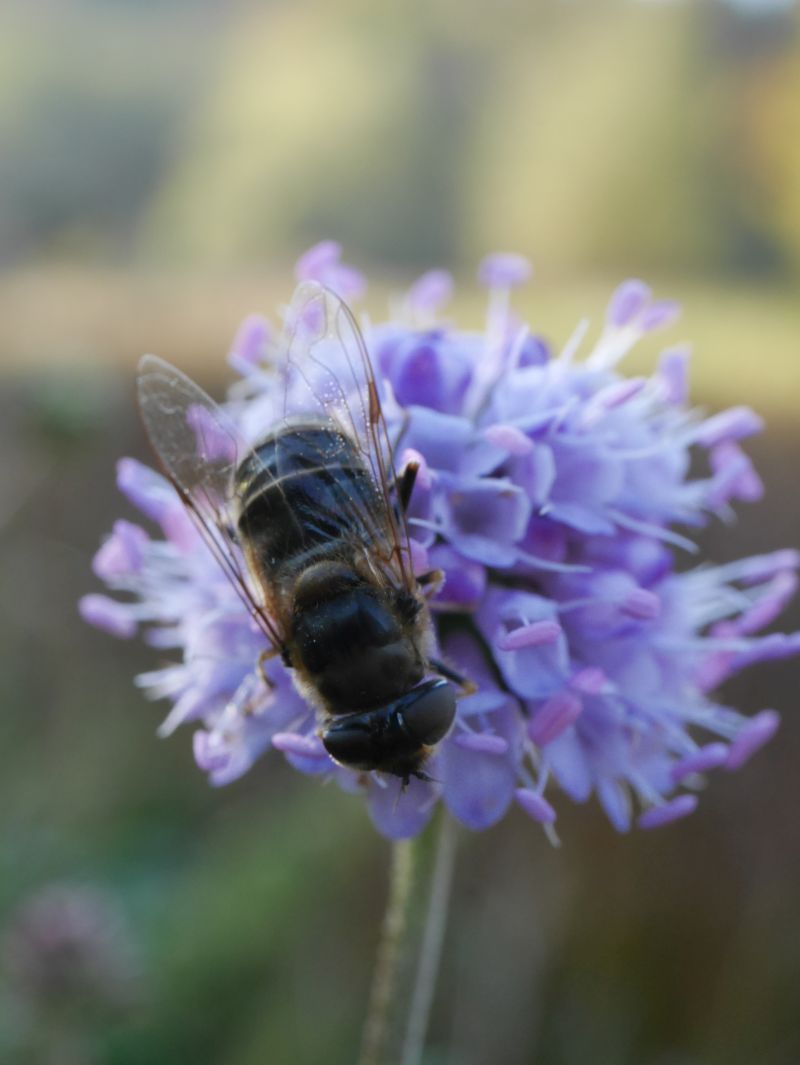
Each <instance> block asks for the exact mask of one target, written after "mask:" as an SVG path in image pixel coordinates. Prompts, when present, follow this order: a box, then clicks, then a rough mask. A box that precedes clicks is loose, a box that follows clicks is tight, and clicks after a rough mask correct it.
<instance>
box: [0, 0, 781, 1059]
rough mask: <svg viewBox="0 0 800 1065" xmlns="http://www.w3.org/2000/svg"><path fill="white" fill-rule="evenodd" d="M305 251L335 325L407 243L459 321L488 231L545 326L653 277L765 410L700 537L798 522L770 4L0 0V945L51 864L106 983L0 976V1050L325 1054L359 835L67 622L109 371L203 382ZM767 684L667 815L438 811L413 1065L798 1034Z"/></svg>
mask: <svg viewBox="0 0 800 1065" xmlns="http://www.w3.org/2000/svg"><path fill="white" fill-rule="evenodd" d="M323 238H334V239H337V240H340V241H341V242H342V243H343V245H344V248H345V257H346V259H347V261H348V262H351V263H353V264H354V265H357V266H358V267H359V268H363V269H365V270H366V272H367V273H368V275H369V277H370V281H371V287H370V291H369V293H368V296H367V299H366V301H365V303H366V306H367V307H368V308H369V310H370V311H371V312H372V313H373V314H375V315H379V314H382V313H384V311H385V309H386V306H387V299H388V298H389V297H390V295H391V294H392V293H393V292H396V291H399V290H400V289H401V288H402V287H404V286H405V285H406V284H407V283H408V282H409V281H410V280H412V279H413V277H414V276H415V275H416V274H417V273H420V272H422V271H423V270H426V269H428V268H430V267H434V266H436V267H445V268H448V269H450V270H452V271H453V273H454V274H455V275H456V278H457V281H458V283H459V295H458V297H457V299H456V303H455V312H454V313H455V315H456V316H457V317H458V319H459V321H460V322H461V323H462V324H464V325H473V324H477V323H478V322H479V321H480V317H481V315H482V306H483V294H482V293H480V292H479V291H478V290H477V285H476V283H475V281H474V271H475V267H476V265H477V262H478V261H479V259H480V258H481V257H482V256H483V255H484V254H485V253H486V252H488V251H492V250H513V251H518V252H522V253H523V254H526V255H528V256H530V257H531V258H532V259H533V261H534V263H535V267H536V277H535V279H534V282H533V284H532V285H531V286H530V288H529V289H527V290H525V291H524V292H522V293H520V294H519V297H518V299H517V304H518V307H519V310H520V312H521V313H523V314H525V315H526V316H528V318H529V320H530V321H531V322H532V324H533V326H534V328H536V329H537V330H540V331H542V332H544V333H546V334H548V335H549V336H551V337H552V338H553V340H554V341H555V342H556V343H559V342H563V340H564V339H565V338H566V336H567V335H568V334H569V333H570V332H571V330H572V328H573V326H574V324H575V322H576V321H577V320H578V319H579V318H580V317H581V316H583V315H589V316H590V317H591V318H592V320H593V321H594V322H598V321H599V320H600V319H601V316H602V312H603V307H604V305H605V301H606V299H607V297H608V295H609V293H610V291H611V290H612V288H613V287H614V285H615V284H616V283H617V282H618V281H619V280H621V279H622V278H624V277H628V276H641V277H644V278H645V279H646V280H648V281H649V282H651V283H652V284H653V285H654V286H655V288H656V291H657V294H658V295H659V296H664V297H675V298H677V299H679V300H680V301H681V302H682V303H683V304H684V306H685V315H684V318H683V320H682V322H681V324H680V326H679V327H678V328H677V330H673V335H674V339H690V340H691V341H692V342H693V344H694V348H695V361H694V363H693V368H692V373H693V387H694V392H695V396H696V398H697V399H698V400H699V401H700V402H702V403H704V404H706V405H708V406H711V407H720V406H723V405H725V404H731V403H742V402H746V403H751V404H752V405H753V406H755V407H756V408H757V409H758V410H759V411H760V412H761V413H764V414H767V415H768V416H769V419H770V427H769V428H768V431H767V433H766V435H765V436H764V438H763V439H761V440H759V441H757V442H755V443H754V444H753V446H752V447H751V448H750V452H751V453H752V454H753V455H754V457H755V459H756V461H757V462H758V463H759V464H760V469H761V471H762V473H763V475H764V479H765V482H766V486H767V501H766V503H765V504H764V505H762V506H761V507H760V508H752V509H751V512H750V513H746V512H744V513H743V515H742V519H741V521H740V522H739V524H738V525H736V526H734V527H731V528H722V527H718V528H716V529H715V530H713V531H710V532H709V533H708V534H707V535H706V536H705V539H704V543H703V547H704V549H705V550H706V552H707V553H708V555H709V556H710V557H713V558H716V559H719V560H725V559H727V558H733V557H737V556H740V555H743V554H746V553H748V552H757V551H761V550H769V549H772V548H777V547H780V546H790V545H793V544H797V543H798V541H800V504H798V489H797V476H796V472H795V471H796V468H797V465H798V458H799V457H800V430H798V428H797V407H798V403H799V402H800V298H798V290H799V288H800V286H799V282H800V15H799V14H798V10H797V7H796V6H795V5H794V4H792V3H786V2H784V3H771V4H770V3H766V2H763V3H758V2H756V0H751V2H750V3H744V2H743V0H740V2H739V3H726V2H723V0H708V2H695V3H691V2H689V0H683V2H681V0H675V2H669V0H661V2H657V0H650V2H635V0H495V2H494V3H491V4H487V3H478V2H476V0H460V2H456V0H434V2H427V3H425V2H422V0H409V2H406V3H399V2H397V0H389V2H384V3H376V2H372V3H369V2H367V0H296V2H293V3H289V2H285V0H284V2H281V0H273V2H270V3H266V4H260V3H256V2H251V3H246V2H244V0H239V2H231V3H227V4H218V3H213V2H212V0H160V2H159V0H148V2H144V0H50V2H46V0H44V2H41V3H36V4H32V3H30V2H26V0H6V3H5V4H4V5H3V6H2V8H1V9H0V446H2V455H3V463H2V481H0V538H1V539H0V543H2V552H1V553H0V589H2V591H1V592H0V594H1V595H2V613H1V614H0V649H1V653H2V661H1V662H0V694H1V702H0V705H2V718H1V719H0V736H2V741H3V742H2V744H0V766H1V767H2V775H0V810H2V814H0V816H1V817H2V819H3V840H4V842H3V847H2V856H0V937H3V936H7V935H10V933H9V932H8V931H7V930H8V929H12V928H14V927H16V926H17V925H18V924H19V920H20V918H19V914H20V912H21V911H20V907H23V906H25V905H26V904H27V901H29V900H30V899H31V898H35V897H36V895H37V892H39V891H40V890H41V889H42V888H43V887H45V886H46V885H48V884H54V883H55V884H61V883H65V882H66V883H69V884H73V885H74V884H76V883H77V884H78V885H83V884H89V885H92V890H94V891H96V890H101V891H103V892H106V893H107V895H108V898H109V900H110V905H111V906H112V908H113V907H116V908H117V909H118V911H119V914H120V921H121V925H120V927H122V926H124V927H126V928H127V932H126V933H124V935H123V933H122V932H121V931H119V929H117V932H115V935H118V936H119V937H120V945H119V948H118V950H117V948H115V947H114V945H113V944H114V942H116V941H115V940H114V939H113V936H112V937H111V946H110V947H108V949H109V950H110V951H111V954H114V951H115V950H117V955H118V957H117V955H115V957H117V961H118V962H119V964H120V965H121V966H122V967H123V969H124V972H125V974H127V975H126V979H127V980H128V981H129V983H130V985H131V987H132V988H133V990H132V991H131V992H130V994H128V995H126V996H123V999H122V1001H114V1002H112V1003H109V1002H102V1001H98V995H97V993H96V989H95V990H92V988H91V987H90V988H89V990H86V988H85V987H84V988H83V990H82V991H81V992H80V995H78V1000H79V1001H78V1005H77V1006H76V1005H75V1003H74V1001H72V1000H70V1002H71V1004H70V1006H69V1008H68V1009H67V1008H66V1007H65V1006H64V1000H63V996H62V998H59V995H61V994H62V991H61V990H60V987H61V985H59V984H57V986H56V992H55V997H54V998H53V996H52V995H51V997H50V998H47V999H46V1000H44V999H41V997H40V998H36V997H35V995H34V996H33V997H32V998H31V995H32V992H30V989H28V990H27V991H25V992H24V993H23V991H21V990H20V987H19V986H17V985H13V981H11V983H9V979H8V976H6V978H5V980H6V982H5V984H4V988H5V990H4V991H3V993H2V994H0V1061H4V1062H5V1061H9V1062H14V1063H16V1062H18V1061H19V1062H21V1063H24V1062H47V1063H56V1062H59V1061H62V1060H63V1061H67V1060H68V1061H69V1062H70V1065H89V1063H92V1062H103V1063H106V1062H107V1063H109V1065H133V1063H137V1065H138V1063H141V1062H147V1063H148V1065H161V1063H162V1062H163V1063H164V1065H183V1063H184V1062H186V1063H189V1062H191V1063H192V1065H195V1063H201V1062H202V1063H203V1065H205V1063H206V1062H208V1063H213V1065H217V1063H219V1065H256V1063H259V1065H263V1063H264V1062H265V1061H269V1062H271V1063H272V1062H274V1063H276V1065H282V1063H283V1062H289V1061H291V1062H297V1063H300V1065H302V1063H305V1062H309V1063H311V1062H315V1063H320V1062H325V1063H332V1065H336V1063H339V1062H341V1063H342V1065H344V1063H346V1062H349V1061H352V1060H353V1058H354V1047H355V1046H356V1043H357V1039H358V1030H359V1024H360V1022H361V1019H362V1016H363V1008H364V1003H365V1000H366V992H367V987H368V981H369V975H370V969H371V957H372V952H373V951H374V946H375V942H376V938H377V929H378V924H379V920H380V912H381V904H382V900H383V895H384V891H385V868H386V860H387V849H386V846H385V844H384V843H383V842H382V841H380V840H379V839H378V838H377V837H376V836H375V835H374V832H373V831H372V830H371V829H370V827H369V826H368V824H367V823H366V817H365V815H364V812H363V810H362V809H361V808H360V806H359V805H358V804H357V803H355V802H354V801H353V800H352V799H350V798H349V797H347V796H343V795H340V794H338V793H334V792H333V790H332V789H329V790H328V791H326V792H324V793H323V792H321V791H320V789H319V788H317V787H316V785H314V784H313V782H309V781H307V780H298V779H297V778H296V774H293V773H292V772H291V771H289V770H288V769H286V767H285V766H283V764H282V762H281V760H278V759H274V760H272V761H270V763H269V766H266V764H263V765H261V766H258V767H257V768H256V769H255V770H254V771H253V772H252V773H251V774H250V775H249V776H248V777H247V778H246V779H244V780H242V781H240V782H238V783H237V784H235V785H232V786H231V787H229V788H227V789H225V790H224V791H221V792H214V791H212V790H211V789H209V788H208V786H207V785H206V783H205V780H204V779H203V778H202V776H201V774H200V773H199V771H198V770H196V769H195V767H194V766H193V763H192V759H191V752H190V737H189V735H188V731H187V732H186V733H181V734H179V735H178V736H176V737H174V738H173V739H171V740H170V741H169V742H166V743H161V742H157V741H156V739H155V736H154V730H155V727H156V724H157V721H158V720H159V719H160V718H159V714H158V711H157V710H155V709H153V708H152V707H149V706H147V705H143V700H142V698H141V696H140V695H139V693H138V692H137V691H136V690H134V689H133V687H132V683H131V677H132V675H133V673H134V672H136V671H138V670H143V669H145V668H150V667H151V666H152V664H153V654H154V653H153V651H152V650H148V649H147V648H144V647H142V646H139V645H138V644H137V645H133V644H131V645H126V644H117V643H115V642H114V641H112V640H111V639H110V638H108V637H106V636H104V635H102V634H100V633H95V632H92V631H88V630H87V629H86V628H85V627H84V626H83V625H82V624H81V623H80V622H79V620H78V618H77V613H76V607H75V603H76V601H77V598H78V596H79V595H81V594H82V593H83V592H85V591H87V590H93V589H94V587H95V581H94V578H93V577H92V575H91V572H90V568H89V567H90V559H91V555H92V553H93V551H94V549H95V547H96V545H97V543H98V540H99V538H100V536H101V535H102V534H103V532H104V531H105V530H106V529H107V528H108V527H109V526H110V523H111V521H112V520H113V518H114V517H115V516H116V515H117V514H118V513H121V512H123V510H124V508H123V505H122V503H121V501H120V499H119V497H118V496H117V494H116V492H115V489H114V485H113V467H114V462H115V460H116V458H117V456H119V455H121V454H137V455H139V456H140V457H142V458H144V457H145V449H144V443H143V439H142V433H141V431H140V429H139V427H138V425H137V422H136V417H135V414H134V411H133V404H132V371H133V366H134V364H135V361H136V359H137V358H138V357H139V355H140V354H141V353H142V352H143V351H145V350H154V351H156V352H157V353H158V354H161V355H163V356H165V357H167V358H169V359H171V360H173V361H175V362H176V363H178V364H179V365H181V366H183V367H185V368H187V369H188V370H189V371H190V372H192V373H194V374H197V375H198V376H200V377H202V378H203V380H204V381H205V382H207V383H208V384H209V387H214V388H216V389H218V390H219V389H220V388H221V386H222V381H223V376H224V374H225V367H224V362H223V356H224V352H225V351H226V349H227V346H228V344H229V341H230V339H231V337H232V336H233V333H234V330H235V328H236V325H237V323H238V321H239V320H240V319H241V318H242V317H243V316H244V315H245V314H246V313H248V312H250V311H252V310H262V311H266V312H269V311H270V310H271V309H272V308H274V307H275V306H276V305H278V304H279V303H280V302H282V301H284V300H285V299H287V297H288V296H289V294H290V292H291V290H292V283H293V277H292V269H293V262H294V260H295V258H296V257H297V256H298V254H299V253H300V252H301V251H303V250H304V249H305V248H306V247H307V246H309V245H310V244H312V243H314V242H316V241H318V240H320V239H323ZM653 351H654V349H652V348H648V347H647V345H645V346H644V350H643V354H642V355H641V356H637V358H639V359H641V362H640V363H638V364H637V363H636V362H633V363H632V366H633V367H634V368H637V367H638V368H641V367H642V366H647V365H652V355H653ZM793 625H794V627H798V625H800V615H799V614H798V610H797V608H796V607H795V609H794V613H793V615H792V616H789V617H787V618H785V619H783V621H782V624H781V627H782V628H787V629H788V628H791V627H792V626H793ZM797 691H798V673H797V666H796V664H794V663H791V662H789V663H778V664H774V665H770V666H760V667H758V668H756V669H754V670H753V671H752V672H751V674H750V675H748V676H747V677H746V678H745V679H744V680H743V681H739V682H738V683H737V684H736V685H735V686H734V685H731V686H730V692H726V693H725V694H726V697H727V698H729V700H730V702H731V703H733V704H736V705H740V706H742V707H743V708H744V709H749V710H754V709H757V708H760V707H762V706H766V705H776V706H778V707H779V708H780V709H782V710H783V711H785V725H784V729H783V732H782V733H781V735H780V737H779V739H778V740H776V741H775V743H774V744H773V746H772V747H771V748H769V749H768V750H767V751H765V752H764V754H762V755H761V756H760V758H759V760H758V761H757V762H754V764H753V765H752V766H750V767H748V769H747V770H746V772H743V773H741V774H738V775H737V776H736V777H735V778H733V777H730V778H724V779H720V780H717V781H715V786H714V787H713V788H712V789H711V791H710V793H709V794H708V795H707V796H706V797H705V798H704V801H703V803H702V804H701V808H700V811H699V813H698V814H697V815H695V817H694V818H693V819H691V821H689V822H686V824H681V825H680V826H676V827H675V828H674V829H669V830H665V831H664V832H663V833H661V834H660V835H659V834H657V833H656V834H653V835H651V836H645V835H644V834H642V835H639V836H633V837H630V838H624V839H620V838H617V837H616V836H615V835H614V833H613V831H612V830H611V829H610V828H609V827H608V825H607V824H606V823H605V821H604V819H603V818H602V816H601V815H600V814H599V813H598V812H597V810H595V809H594V808H591V809H588V808H587V809H585V808H578V809H572V810H569V809H566V807H567V804H566V802H564V803H562V804H561V808H562V809H563V825H562V836H563V838H564V840H565V846H564V848H562V850H561V851H560V852H555V851H552V850H551V849H550V848H549V847H548V845H547V844H546V842H545V841H544V839H543V838H539V837H538V835H537V834H536V833H535V832H534V831H533V830H532V828H531V826H530V825H528V824H527V823H524V822H523V821H522V820H521V818H517V817H512V818H510V819H509V820H508V822H507V823H506V824H504V825H503V826H502V827H499V828H497V829H495V830H492V831H491V832H489V833H486V834H484V835H483V836H481V837H479V838H475V837H471V838H469V839H467V838H466V833H465V839H464V840H463V841H462V852H461V861H460V868H459V872H458V874H457V876H458V884H457V889H456V900H455V911H454V917H453V924H452V926H451V934H450V936H449V938H448V941H447V945H446V962H445V967H444V972H443V982H442V989H441V992H440V995H439V998H438V999H437V1003H436V1008H435V1012H434V1018H433V1027H432V1050H431V1052H430V1054H429V1056H428V1058H426V1062H427V1065H445V1063H446V1065H485V1063H488V1062H502V1063H503V1065H528V1063H530V1062H533V1061H536V1062H537V1065H586V1063H588V1062H591V1063H592V1065H709V1063H710V1065H716V1063H719V1065H738V1063H740V1062H741V1063H742V1065H744V1063H745V1062H746V1063H747V1065H752V1063H753V1062H758V1063H759V1065H794V1063H796V1062H797V1061H798V1060H800V1026H798V1021H797V1016H796V998H797V988H798V987H799V986H800V927H799V926H798V922H797V913H796V911H797V897H798V892H800V847H799V846H798V835H797V831H796V826H795V824H794V815H793V810H794V809H795V808H796V805H797V768H796V767H797V764H798V758H799V757H800V725H798V723H797V720H796V714H797V706H796V704H797ZM792 715H794V719H793V716H792ZM92 897H93V896H92ZM15 922H16V923H17V924H16V925H15ZM115 927H116V926H115ZM4 930H6V931H4ZM124 936H127V938H128V940H130V941H131V943H132V944H133V948H134V949H133V950H132V953H133V954H135V955H136V959H137V960H136V963H135V965H133V964H132V963H130V962H129V954H130V953H131V951H130V950H129V947H130V946H131V943H128V945H127V946H124V945H122V944H121V940H122V938H124ZM3 941H4V942H6V940H3ZM9 949H10V948H2V947H0V950H5V954H6V955H7V954H8V950H9ZM103 949H106V948H105V947H104V948H103ZM120 958H121V959H122V961H120V960H119V959H120ZM125 966H128V968H125ZM12 968H13V966H12ZM81 986H83V985H81ZM126 986H127V985H126ZM26 994H27V995H28V999H25V995H26ZM93 995H94V998H93V997H92V996H93ZM81 996H83V997H81ZM99 998H100V999H102V996H99ZM26 1011H27V1012H26ZM26 1017H27V1020H26ZM31 1018H33V1021H31ZM32 1030H36V1031H37V1032H38V1034H39V1036H41V1039H40V1044H41V1045H38V1044H37V1045H36V1046H33V1045H32V1044H31V1031H32ZM42 1033H44V1034H42ZM59 1048H61V1049H60V1050H59ZM64 1048H66V1051H64ZM58 1053H62V1057H61V1058H59V1057H58V1056H57V1054H58ZM65 1054H69V1055H71V1057H68V1056H65ZM48 1055H50V1056H48Z"/></svg>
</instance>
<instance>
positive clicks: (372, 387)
mask: <svg viewBox="0 0 800 1065" xmlns="http://www.w3.org/2000/svg"><path fill="white" fill-rule="evenodd" d="M282 354H283V356H284V360H283V365H282V367H281V372H282V374H283V378H284V381H283V389H282V396H283V411H282V412H279V416H278V417H277V419H276V420H275V422H274V424H271V425H269V426H267V427H266V428H265V431H264V432H263V433H262V434H261V435H260V436H258V437H257V438H256V439H254V441H253V442H252V443H249V442H247V441H246V439H245V437H244V434H243V433H242V432H241V431H240V430H239V429H238V428H237V426H236V425H235V422H234V420H233V419H232V418H231V417H230V416H229V415H228V414H227V413H226V412H224V411H223V410H222V409H221V408H220V407H218V406H217V404H215V403H214V402H213V400H212V399H210V398H209V396H207V395H206V394H205V392H203V391H202V389H200V388H199V387H198V386H197V385H196V384H195V383H194V382H193V381H191V380H190V379H189V378H188V377H187V376H186V375H185V374H183V373H182V372H181V371H180V370H177V369H176V368H175V367H173V366H171V365H169V363H166V362H164V361H163V360H161V359H158V358H156V357H154V356H152V355H146V356H145V357H144V358H143V359H142V360H141V362H140V364H139V378H138V397H139V408H140V411H141V415H142V419H143V422H144V425H145V429H146V431H147V435H148V437H149V439H150V443H151V445H152V447H153V449H154V451H155V453H156V455H157V456H158V458H159V460H160V462H161V465H162V466H163V468H164V471H165V473H166V474H167V476H168V477H169V479H170V481H171V482H172V484H173V486H174V487H175V490H176V491H177V492H178V494H179V496H180V498H181V500H182V502H183V503H184V505H185V506H186V508H187V510H188V512H189V514H190V516H191V517H192V519H193V521H194V522H195V524H196V526H197V528H198V529H199V531H200V533H201V535H202V536H203V539H204V540H205V542H206V543H207V545H208V547H209V549H210V551H211V552H212V553H213V555H214V556H215V558H216V560H217V562H218V563H219V565H220V567H221V568H222V569H223V570H224V572H225V573H226V575H227V577H228V578H229V579H230V581H231V582H232V583H233V585H234V587H235V588H236V589H237V591H238V592H239V594H240V595H241V597H242V599H243V600H244V601H245V603H246V605H247V607H248V609H249V610H250V613H251V615H252V617H253V619H254V621H255V622H256V624H257V625H258V627H259V629H260V630H261V632H262V633H263V635H264V639H265V641H266V643H265V648H264V652H263V653H262V655H261V663H259V664H263V660H265V659H267V658H269V657H272V656H274V655H280V656H281V658H282V660H283V662H284V663H285V665H286V666H287V667H289V668H290V669H292V670H293V674H294V679H295V683H296V686H297V688H298V689H299V691H300V692H301V693H302V694H303V695H304V696H305V698H306V699H307V700H308V702H309V703H311V704H312V705H313V706H314V707H315V709H316V711H317V713H318V716H319V734H320V736H321V739H322V742H323V744H324V746H325V748H326V750H327V751H328V753H329V754H330V755H331V757H332V758H333V759H334V760H335V761H337V762H339V763H340V764H342V765H344V766H347V767H349V768H352V769H356V770H363V771H369V770H378V771H381V772H385V773H392V774H394V775H396V776H398V777H400V778H402V780H403V782H404V783H407V782H408V781H409V779H410V778H411V777H412V776H415V777H419V778H421V779H427V777H426V774H425V772H424V769H423V766H424V764H425V761H426V759H427V757H428V756H429V755H430V753H431V751H432V750H433V749H434V748H435V746H436V745H437V744H438V743H439V742H440V741H441V740H442V739H443V738H444V737H445V735H446V734H447V732H448V731H449V729H450V727H451V725H452V723H453V719H454V717H455V699H456V693H455V689H454V687H453V685H452V684H451V683H450V681H455V682H457V683H459V684H460V685H461V686H462V687H463V688H464V689H465V690H469V688H470V687H471V685H470V684H469V682H468V681H465V679H464V678H462V677H460V676H459V675H458V674H457V673H454V672H453V671H452V670H450V669H449V668H448V667H447V666H446V665H444V664H443V663H442V662H441V661H439V660H438V659H437V658H436V657H435V653H436V651H435V640H434V632H433V625H432V622H431V617H430V612H429V608H428V603H427V599H426V595H425V592H426V591H427V590H430V589H434V588H435V587H436V586H437V585H438V583H439V581H440V579H441V574H439V573H438V572H430V573H427V574H423V575H422V576H421V577H419V578H417V577H416V576H415V575H414V573H413V570H412V564H411V552H410V547H409V539H408V529H407V524H406V510H407V507H408V504H409V501H410V498H411V494H412V491H413V487H414V480H415V477H416V474H417V466H416V465H415V464H414V463H413V462H412V463H409V464H408V465H407V466H406V467H405V468H404V470H403V471H402V472H401V474H400V475H399V476H398V477H396V476H395V474H394V470H393V464H392V448H391V445H390V441H389V435H388V432H387V428H386V423H385V421H384V417H383V413H382V410H381V403H380V398H379V391H378V386H377V384H376V381H375V375H374V372H373V369H372V365H371V363H370V359H369V355H368V353H367V349H366V345H365V343H364V340H363V338H362V336H361V333H360V331H359V328H358V325H357V324H356V321H355V319H354V317H353V315H352V313H351V312H350V310H349V309H348V308H347V307H346V305H345V304H344V303H343V302H342V301H341V300H340V299H339V298H338V297H337V296H336V295H334V293H333V292H331V291H330V290H329V289H326V288H324V287H322V286H321V285H318V284H316V283H314V282H306V283H304V284H302V285H300V287H299V288H298V289H297V291H296V293H295V296H294V298H293V300H292V303H291V306H290V308H289V312H288V316H287V325H286V332H285V340H284V348H283V352H282ZM262 675H263V676H264V680H265V683H269V682H268V680H267V678H266V675H265V674H263V671H262Z"/></svg>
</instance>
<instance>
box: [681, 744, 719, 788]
mask: <svg viewBox="0 0 800 1065" xmlns="http://www.w3.org/2000/svg"><path fill="white" fill-rule="evenodd" d="M727 760H728V747H727V745H726V744H724V743H708V744H706V746H705V747H700V748H698V749H697V750H696V751H695V752H694V753H693V754H687V755H686V757H685V758H681V759H680V761H678V762H676V763H675V764H674V765H673V767H672V779H673V780H674V781H675V782H676V783H678V782H680V781H681V780H683V779H684V777H688V776H690V775H691V774H693V773H707V772H708V771H709V770H710V769H719V767H720V766H721V765H724V764H725V762H726V761H727Z"/></svg>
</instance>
